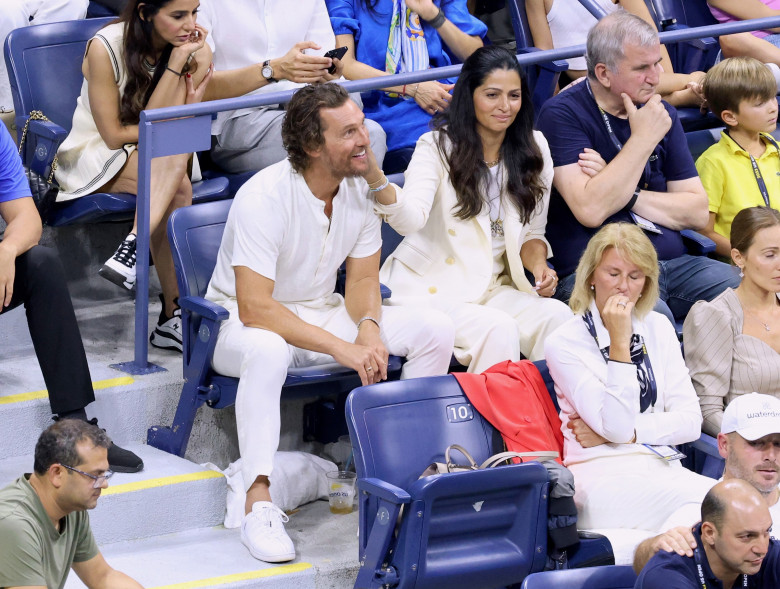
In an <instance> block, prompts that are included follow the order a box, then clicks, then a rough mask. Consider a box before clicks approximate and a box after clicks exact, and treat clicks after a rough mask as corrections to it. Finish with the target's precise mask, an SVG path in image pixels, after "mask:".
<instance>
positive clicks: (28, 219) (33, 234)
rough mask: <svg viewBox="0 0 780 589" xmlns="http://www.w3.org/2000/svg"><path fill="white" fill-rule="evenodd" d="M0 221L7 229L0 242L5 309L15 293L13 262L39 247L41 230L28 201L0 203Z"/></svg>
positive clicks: (0, 280) (0, 291) (1, 293)
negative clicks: (3, 222)
mask: <svg viewBox="0 0 780 589" xmlns="http://www.w3.org/2000/svg"><path fill="white" fill-rule="evenodd" d="M0 217H2V218H3V220H4V221H5V222H6V225H7V226H6V228H5V234H4V236H3V240H2V241H0V302H1V303H2V305H3V306H4V307H7V306H8V305H10V304H11V297H12V296H13V291H14V275H15V273H16V258H17V257H19V256H20V255H22V254H23V253H24V252H26V251H27V250H29V249H30V248H31V247H33V246H34V245H37V244H38V241H39V240H40V238H41V230H42V227H41V217H40V216H39V215H38V211H37V209H36V208H35V203H33V199H32V198H31V197H23V198H17V199H14V200H9V201H6V202H2V203H0Z"/></svg>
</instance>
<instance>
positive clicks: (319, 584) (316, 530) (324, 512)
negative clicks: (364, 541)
mask: <svg viewBox="0 0 780 589" xmlns="http://www.w3.org/2000/svg"><path fill="white" fill-rule="evenodd" d="M101 501H103V499H101ZM357 526H358V512H357V511H354V512H353V513H351V514H348V515H333V514H331V513H330V511H329V509H328V503H327V502H326V501H315V502H313V503H309V504H308V505H304V506H302V507H301V508H299V509H297V510H295V511H294V512H292V513H291V514H290V521H289V522H288V523H287V524H286V528H287V531H288V533H289V534H290V537H291V538H292V540H293V542H294V543H295V548H296V558H295V560H293V561H292V562H289V563H285V564H278V565H273V564H268V563H264V562H262V561H259V560H255V559H254V558H253V557H252V556H251V555H250V554H249V551H248V550H247V549H246V548H245V547H244V545H243V544H241V539H240V532H239V530H238V529H233V530H227V529H225V528H224V527H222V526H219V527H213V528H209V529H199V530H190V531H187V532H181V533H176V534H170V535H166V536H157V537H154V538H148V539H145V540H135V541H130V542H121V543H115V544H108V545H102V546H101V552H102V553H103V555H104V556H105V557H106V560H107V561H108V563H109V564H110V565H111V566H112V567H114V568H115V569H117V570H120V571H122V572H124V573H126V574H128V575H130V576H131V577H133V578H134V579H136V580H137V581H138V582H139V583H141V584H142V585H143V586H144V587H148V588H158V589H162V588H166V589H173V588H174V587H175V588H176V589H185V588H186V589H190V588H195V587H218V588H220V589H229V588H234V587H241V588H245V587H260V588H264V589H351V587H352V586H353V585H354V582H355V577H356V576H357V571H358V559H357V554H358V539H357ZM65 587H66V589H76V588H83V587H84V584H83V583H81V581H80V580H79V578H78V577H77V576H76V575H74V574H71V575H70V577H69V579H68V582H67V584H66V585H65Z"/></svg>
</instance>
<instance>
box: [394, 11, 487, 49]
mask: <svg viewBox="0 0 780 589" xmlns="http://www.w3.org/2000/svg"><path fill="white" fill-rule="evenodd" d="M406 5H407V6H408V7H409V8H410V9H411V10H413V11H414V12H416V13H417V14H419V15H420V18H421V19H423V20H426V21H431V20H433V19H434V18H436V15H437V14H439V10H440V9H439V7H438V6H436V5H435V4H434V3H433V0H408V1H407V3H406ZM442 14H444V16H445V18H446V16H447V14H446V13H445V12H444V11H443V10H442ZM436 32H437V33H439V36H440V37H441V38H442V41H444V43H445V44H446V45H447V47H449V48H450V50H452V52H453V53H454V54H455V55H456V56H457V57H458V59H460V60H461V61H464V60H465V59H466V58H467V57H468V56H469V55H471V54H472V53H474V52H475V51H476V50H477V49H479V48H480V47H482V39H480V38H479V37H476V36H473V35H468V34H466V33H464V32H463V31H461V30H460V29H459V28H458V27H457V26H456V25H455V24H454V23H453V22H451V21H450V20H449V19H446V20H445V21H444V23H443V24H442V25H441V26H440V27H439V28H438V29H436Z"/></svg>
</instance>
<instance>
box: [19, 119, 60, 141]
mask: <svg viewBox="0 0 780 589" xmlns="http://www.w3.org/2000/svg"><path fill="white" fill-rule="evenodd" d="M27 133H28V138H29V135H36V136H38V137H44V138H46V139H51V140H52V141H57V142H62V141H63V140H64V139H65V137H67V136H68V132H67V131H66V130H65V129H63V128H62V127H60V126H59V125H58V124H57V123H52V122H51V121H38V120H33V121H30V126H29V127H28V128H27Z"/></svg>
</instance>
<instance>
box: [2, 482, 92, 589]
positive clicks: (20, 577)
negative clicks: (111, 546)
mask: <svg viewBox="0 0 780 589" xmlns="http://www.w3.org/2000/svg"><path fill="white" fill-rule="evenodd" d="M29 477H30V475H29V474H26V475H24V476H21V477H19V478H18V479H16V481H14V482H13V483H11V484H10V485H8V486H7V487H5V488H4V489H2V490H0V587H17V586H21V587H24V586H45V587H48V588H49V589H57V588H59V589H62V587H64V586H65V581H66V579H67V578H68V572H69V571H70V566H71V564H73V563H74V562H84V561H86V560H90V559H91V558H94V557H95V556H96V555H97V554H98V547H97V544H96V543H95V538H94V537H93V536H92V530H91V529H90V527H89V515H88V514H87V512H86V511H74V512H72V513H69V514H68V515H66V516H65V517H64V518H62V519H61V520H60V531H57V530H56V529H55V528H54V525H53V524H52V523H51V519H49V516H48V515H47V513H46V510H45V509H44V508H43V504H42V503H41V500H40V499H39V498H38V495H37V493H36V492H35V490H34V489H33V488H32V486H31V485H30V482H29V480H28V479H29Z"/></svg>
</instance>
